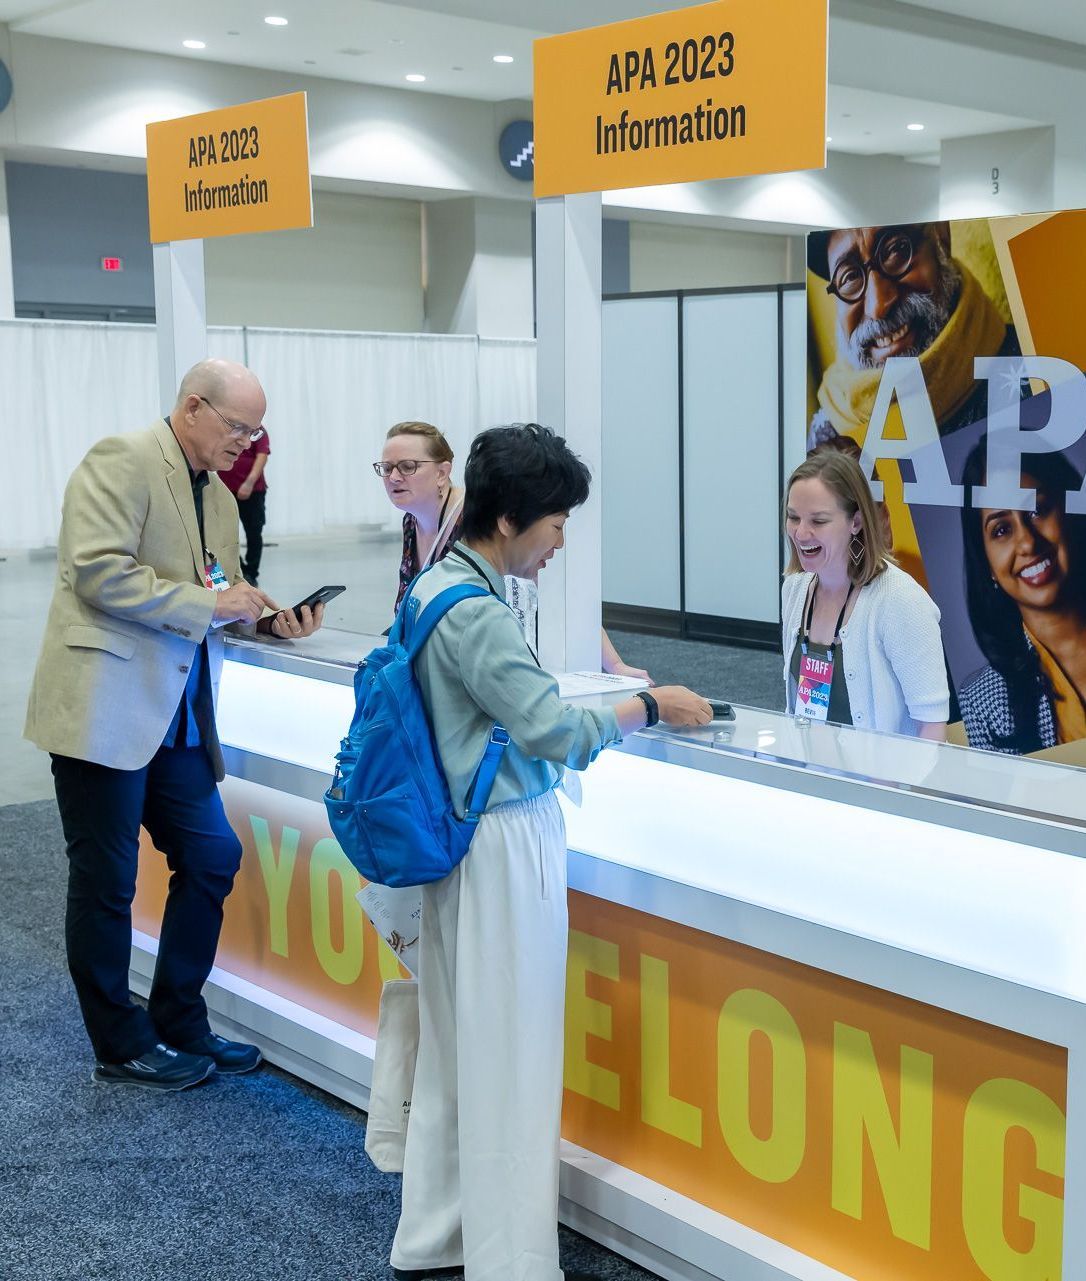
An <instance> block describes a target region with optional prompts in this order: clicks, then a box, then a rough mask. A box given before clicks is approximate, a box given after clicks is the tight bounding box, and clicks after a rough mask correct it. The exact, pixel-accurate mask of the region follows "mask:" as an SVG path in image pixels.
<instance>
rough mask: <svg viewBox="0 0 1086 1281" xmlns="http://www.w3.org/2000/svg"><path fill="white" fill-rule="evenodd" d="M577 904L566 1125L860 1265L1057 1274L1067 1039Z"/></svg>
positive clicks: (665, 1182)
mask: <svg viewBox="0 0 1086 1281" xmlns="http://www.w3.org/2000/svg"><path fill="white" fill-rule="evenodd" d="M570 906H571V920H570V925H571V949H570V961H569V969H568V977H567V1027H566V1104H565V1111H564V1117H563V1127H562V1132H563V1135H564V1136H565V1137H566V1138H567V1139H570V1140H572V1141H573V1142H574V1143H576V1144H578V1145H579V1146H581V1147H582V1148H586V1149H588V1150H589V1151H592V1152H595V1153H598V1154H599V1155H601V1156H603V1157H606V1158H607V1159H609V1160H611V1161H613V1162H615V1163H616V1164H617V1165H620V1166H623V1167H626V1168H629V1169H631V1170H635V1171H637V1172H638V1173H639V1174H641V1175H643V1176H645V1177H647V1178H649V1179H651V1180H653V1181H654V1182H656V1183H658V1184H660V1185H662V1186H664V1187H667V1188H670V1189H674V1190H675V1191H677V1192H679V1193H681V1194H682V1195H684V1196H686V1197H688V1198H690V1199H691V1200H693V1201H696V1202H699V1203H701V1204H703V1205H705V1206H707V1207H709V1208H710V1209H712V1210H715V1211H717V1212H719V1213H720V1214H722V1215H728V1216H730V1217H732V1218H733V1219H736V1220H738V1221H740V1222H741V1223H743V1224H745V1225H746V1226H747V1227H749V1228H753V1229H755V1230H756V1231H758V1232H760V1233H762V1234H764V1235H765V1236H768V1237H770V1238H772V1239H774V1240H776V1241H780V1242H782V1243H783V1244H785V1245H788V1246H790V1247H792V1248H793V1249H795V1250H796V1251H798V1252H800V1253H801V1254H804V1255H807V1256H809V1257H811V1258H814V1259H818V1260H820V1261H821V1262H822V1263H825V1264H827V1265H830V1266H832V1267H835V1268H837V1269H839V1270H840V1271H841V1272H844V1273H845V1274H846V1275H848V1276H850V1277H862V1278H867V1277H871V1278H875V1277H878V1278H879V1281H931V1278H933V1277H946V1278H954V1279H955V1281H966V1279H969V1281H971V1279H972V1278H984V1277H989V1278H996V1277H999V1278H1011V1277H1022V1276H1037V1277H1048V1276H1056V1275H1058V1263H1059V1257H1060V1251H1061V1247H1062V1221H1063V1173H1064V1142H1065V1122H1064V1108H1065V1102H1066V1090H1067V1051H1066V1050H1065V1049H1061V1048H1059V1047H1056V1046H1052V1045H1048V1044H1045V1043H1043V1042H1040V1041H1036V1040H1033V1039H1031V1038H1027V1037H1023V1036H1020V1035H1018V1034H1016V1033H1012V1032H1007V1031H1005V1030H1003V1029H1000V1028H995V1027H992V1026H991V1025H989V1024H985V1023H980V1022H977V1021H976V1020H972V1019H965V1018H962V1017H961V1016H960V1015H955V1014H949V1013H947V1012H946V1011H943V1010H940V1009H937V1008H935V1007H933V1006H931V1005H924V1004H921V1003H920V1002H917V1001H911V1000H906V999H905V998H903V997H899V996H891V995H889V994H887V993H886V992H884V991H881V990H879V989H877V988H874V987H870V986H867V985H865V984H860V983H855V982H852V981H850V980H847V979H841V978H838V977H836V976H834V975H830V974H827V973H826V972H825V971H822V970H816V969H813V968H811V967H809V966H804V965H800V964H797V963H796V962H794V961H787V960H784V959H783V958H781V957H777V956H773V955H771V954H769V953H766V952H761V951H758V950H756V949H753V948H749V947H745V946H743V945H741V944H736V943H733V942H730V941H728V940H725V939H721V938H715V937H713V936H711V935H708V934H705V933H702V932H700V931H694V930H690V929H689V928H686V927H683V926H676V925H674V924H672V923H671V922H669V921H665V920H661V919H660V918H658V917H651V916H647V915H646V914H644V913H642V912H634V911H632V910H631V909H629V908H624V907H619V906H616V905H615V904H613V903H607V902H604V901H602V900H600V899H595V898H589V897H587V896H585V895H581V894H574V895H573V896H572V900H571V904H570ZM1007 1193H1009V1196H1010V1208H1011V1213H1010V1214H1009V1215H1008V1216H1007V1218H1006V1229H1005V1227H1004V1201H1005V1194H1007Z"/></svg>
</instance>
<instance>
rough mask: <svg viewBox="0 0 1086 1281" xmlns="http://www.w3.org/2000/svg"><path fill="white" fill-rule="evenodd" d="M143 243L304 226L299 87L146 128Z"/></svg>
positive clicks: (306, 188)
mask: <svg viewBox="0 0 1086 1281" xmlns="http://www.w3.org/2000/svg"><path fill="white" fill-rule="evenodd" d="M147 205H148V212H149V214H150V222H151V243H152V244H162V243H164V242H166V241H169V240H203V239H208V238H210V237H212V236H235V235H238V234H239V233H241V232H246V231H284V230H286V229H287V228H289V227H312V225H313V190H312V186H311V184H310V179H309V120H308V115H307V111H306V96H305V94H304V93H288V94H285V95H284V96H283V97H281V98H264V99H262V100H261V101H259V102H246V103H243V104H242V105H241V106H238V107H224V108H223V109H222V110H221V111H207V112H203V113H202V114H200V115H196V116H181V117H179V118H178V119H176V120H161V121H159V122H157V123H156V124H150V125H148V126H147Z"/></svg>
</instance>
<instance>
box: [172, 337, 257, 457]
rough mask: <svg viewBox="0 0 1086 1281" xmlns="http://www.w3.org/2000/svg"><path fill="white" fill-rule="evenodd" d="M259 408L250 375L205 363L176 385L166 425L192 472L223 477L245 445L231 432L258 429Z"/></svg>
mask: <svg viewBox="0 0 1086 1281" xmlns="http://www.w3.org/2000/svg"><path fill="white" fill-rule="evenodd" d="M265 408H266V401H265V398H264V390H263V388H262V387H261V386H260V381H259V379H258V378H257V376H256V375H255V374H254V373H253V372H252V370H251V369H246V367H245V366H244V365H239V364H238V363H237V362H236V361H233V360H222V359H220V358H219V357H211V358H210V359H208V360H201V361H200V363H199V364H197V365H193V367H192V368H191V369H190V370H189V371H188V373H187V374H186V375H185V376H184V378H182V379H181V386H180V388H179V390H178V393H177V403H176V404H175V405H174V407H173V412H172V413H171V415H170V422H171V423H172V425H173V429H174V432H175V434H176V436H177V439H178V440H179V441H180V442H181V447H182V449H184V451H185V455H186V457H187V458H188V460H189V463H190V464H191V465H192V467H193V468H194V469H195V470H197V471H223V470H226V469H228V468H230V467H232V466H233V465H234V461H235V459H236V458H237V456H238V455H239V454H240V453H241V452H242V450H243V449H245V447H246V445H247V444H248V443H249V442H248V439H247V438H246V436H245V435H244V433H243V432H242V431H236V432H235V431H232V430H231V428H232V427H238V428H244V427H249V428H256V427H259V426H261V424H262V423H263V421H264V410H265Z"/></svg>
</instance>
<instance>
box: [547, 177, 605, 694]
mask: <svg viewBox="0 0 1086 1281" xmlns="http://www.w3.org/2000/svg"><path fill="white" fill-rule="evenodd" d="M601 244H602V202H601V198H600V195H599V193H598V192H595V193H590V194H587V195H577V196H560V197H552V198H549V199H546V200H540V201H538V202H537V203H536V308H537V313H536V314H537V321H536V324H537V332H538V349H537V359H538V366H537V368H538V405H539V421H540V422H542V423H544V424H545V425H546V426H548V427H551V428H553V429H554V430H555V431H556V432H557V433H558V434H559V435H562V436H565V438H566V440H567V441H568V442H569V445H570V448H571V449H572V450H573V451H574V452H575V453H577V454H579V455H580V456H581V457H582V458H583V459H584V460H585V462H586V463H587V464H588V466H589V467H590V468H591V470H592V493H591V496H590V497H589V500H588V502H587V503H585V505H584V506H583V507H581V508H578V510H577V511H575V512H574V513H573V515H572V516H571V517H570V519H569V522H568V524H567V526H566V548H565V551H564V552H563V553H562V554H561V555H559V556H556V557H555V559H554V560H553V561H552V562H551V563H550V565H548V566H547V568H546V569H545V570H544V571H543V572H542V573H541V574H540V576H539V649H540V661H541V663H542V664H543V666H544V667H545V668H547V669H549V670H550V671H553V672H569V671H597V672H598V671H599V670H600V624H601V612H602V592H603V585H602V583H603V571H602V549H601V532H602V529H601V526H602V521H601V515H600V512H601V503H600V490H601V481H602V476H601V475H600V462H601V455H602V428H601V415H602V394H601V381H602V380H601V369H600V365H601V359H602V304H601V301H600V272H601V261H602V248H601Z"/></svg>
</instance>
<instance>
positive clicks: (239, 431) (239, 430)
mask: <svg viewBox="0 0 1086 1281" xmlns="http://www.w3.org/2000/svg"><path fill="white" fill-rule="evenodd" d="M196 398H197V400H202V401H203V402H204V404H205V405H206V406H207V407H208V409H210V410H211V412H212V413H213V414H215V415H216V416H217V418H218V419H219V421H220V422H221V423H222V425H223V426H224V427H225V428H226V430H227V431H228V432H229V433H230V435H231V436H233V437H234V438H235V440H240V439H241V438H242V436H247V437H248V438H249V443H250V444H252V443H253V441H254V440H259V439H260V437H261V436H263V435H264V428H263V427H246V425H245V424H244V423H234V422H231V421H230V419H229V418H224V417H223V415H222V414H220V413H219V411H218V410H217V409H216V408H215V406H214V405H213V404H212V403H211V401H210V400H208V398H207V397H206V396H201V395H200V394H199V392H197V393H196Z"/></svg>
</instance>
